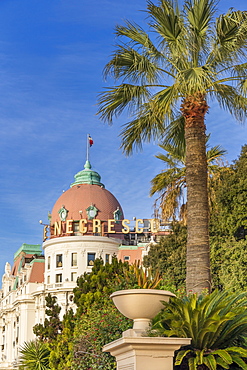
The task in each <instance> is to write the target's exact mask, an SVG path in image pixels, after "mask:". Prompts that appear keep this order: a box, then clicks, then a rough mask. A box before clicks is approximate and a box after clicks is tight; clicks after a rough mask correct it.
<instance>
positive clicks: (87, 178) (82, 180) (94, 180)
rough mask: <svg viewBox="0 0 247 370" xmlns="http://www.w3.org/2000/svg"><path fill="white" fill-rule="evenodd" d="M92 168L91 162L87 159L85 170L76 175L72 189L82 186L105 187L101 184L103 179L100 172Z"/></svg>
mask: <svg viewBox="0 0 247 370" xmlns="http://www.w3.org/2000/svg"><path fill="white" fill-rule="evenodd" d="M91 168H92V166H91V163H90V162H89V160H88V159H87V160H86V162H85V164H84V170H82V171H80V172H78V173H77V174H76V175H75V182H73V183H72V184H71V185H70V187H72V186H75V185H81V184H91V185H99V186H101V187H103V188H104V187H105V185H104V184H102V183H101V182H100V180H101V177H100V175H99V174H98V172H96V171H93V170H91Z"/></svg>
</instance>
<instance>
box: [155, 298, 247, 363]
mask: <svg viewBox="0 0 247 370" xmlns="http://www.w3.org/2000/svg"><path fill="white" fill-rule="evenodd" d="M164 306H165V309H164V311H163V312H161V313H160V314H159V315H158V316H157V317H156V318H155V320H154V324H153V329H155V330H157V331H159V332H160V333H161V334H163V335H164V336H176V337H188V338H191V346H190V348H187V349H186V350H183V349H182V350H181V351H179V352H178V355H177V357H176V363H175V364H176V365H180V364H181V363H182V361H187V362H188V365H189V369H190V370H193V369H197V367H198V366H199V365H206V366H207V368H208V369H209V370H216V369H217V365H220V366H221V367H222V368H224V369H228V368H229V365H231V364H233V363H235V364H237V365H238V366H239V367H240V368H242V369H246V364H245V362H244V361H243V358H246V357H247V349H245V348H242V347H237V346H234V343H236V342H237V341H238V343H239V344H241V342H242V341H243V337H244V336H246V334H247V313H246V308H247V293H241V294H237V293H229V292H227V291H225V292H218V291H214V292H213V293H212V294H210V295H206V296H199V297H197V295H195V294H193V295H191V296H188V297H185V298H183V299H179V298H175V297H172V298H171V299H170V302H164Z"/></svg>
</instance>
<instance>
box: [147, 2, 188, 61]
mask: <svg viewBox="0 0 247 370" xmlns="http://www.w3.org/2000/svg"><path fill="white" fill-rule="evenodd" d="M147 4H148V5H147V9H148V13H149V14H150V17H151V19H152V23H151V26H152V27H153V28H154V29H155V31H156V32H157V33H158V35H160V39H161V40H162V41H161V42H160V46H161V48H162V49H164V48H165V47H167V48H168V49H169V50H170V55H172V58H173V59H175V60H176V58H178V57H179V56H180V59H181V60H182V53H186V52H187V49H186V44H185V39H184V25H183V19H182V18H181V17H180V16H179V13H178V10H176V8H175V7H174V6H173V4H172V2H170V1H164V0H162V1H160V3H159V5H158V6H156V5H154V4H153V3H152V2H151V1H148V2H147Z"/></svg>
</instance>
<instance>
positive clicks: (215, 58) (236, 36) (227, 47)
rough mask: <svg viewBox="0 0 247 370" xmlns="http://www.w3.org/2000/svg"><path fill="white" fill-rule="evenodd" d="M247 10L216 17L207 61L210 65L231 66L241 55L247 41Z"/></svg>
mask: <svg viewBox="0 0 247 370" xmlns="http://www.w3.org/2000/svg"><path fill="white" fill-rule="evenodd" d="M246 19H247V12H241V11H234V10H233V9H230V10H229V11H228V13H226V14H222V15H220V16H219V18H217V19H216V29H215V33H216V35H215V40H214V43H213V45H212V52H211V53H210V54H209V57H208V62H209V63H210V64H211V65H215V66H216V65H218V64H219V65H221V64H224V65H227V66H229V67H231V66H232V65H234V64H235V62H236V61H237V60H239V57H241V56H243V53H244V50H245V48H246V41H247V23H246Z"/></svg>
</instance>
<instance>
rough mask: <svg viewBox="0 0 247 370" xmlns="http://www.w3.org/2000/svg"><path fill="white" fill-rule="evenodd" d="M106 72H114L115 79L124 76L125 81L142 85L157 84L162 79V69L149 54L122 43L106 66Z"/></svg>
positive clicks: (107, 73) (106, 73)
mask: <svg viewBox="0 0 247 370" xmlns="http://www.w3.org/2000/svg"><path fill="white" fill-rule="evenodd" d="M104 74H105V76H107V75H109V74H112V75H113V77H114V78H115V79H119V78H123V81H124V80H128V81H129V82H131V83H132V82H133V83H140V84H141V85H142V84H147V83H148V84H157V83H158V81H159V80H160V79H161V71H160V69H159V67H158V65H157V64H156V63H155V61H154V60H152V58H150V56H149V55H146V54H144V53H141V54H140V53H139V52H138V51H136V50H135V49H133V48H130V47H127V46H121V45H120V46H119V47H118V50H116V51H115V53H114V55H113V58H112V59H111V60H110V61H109V63H107V65H106V66H105V68H104Z"/></svg>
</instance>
